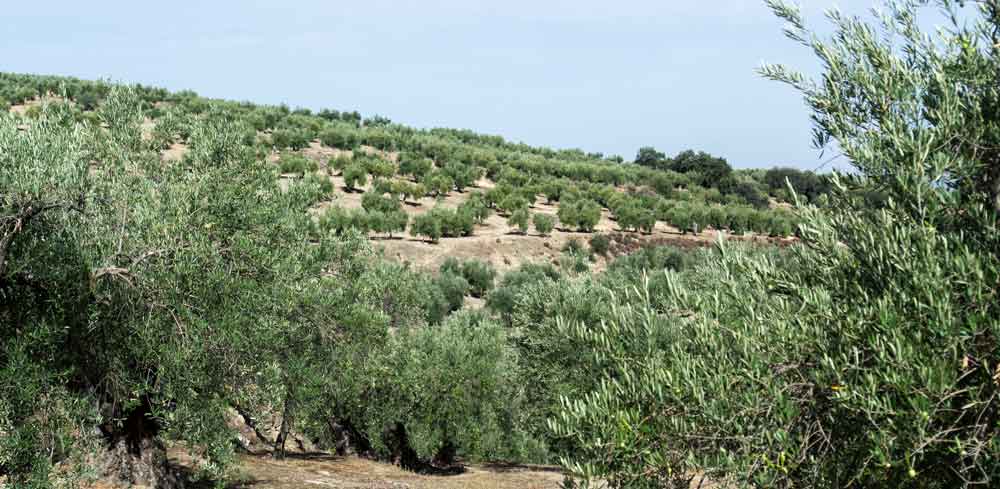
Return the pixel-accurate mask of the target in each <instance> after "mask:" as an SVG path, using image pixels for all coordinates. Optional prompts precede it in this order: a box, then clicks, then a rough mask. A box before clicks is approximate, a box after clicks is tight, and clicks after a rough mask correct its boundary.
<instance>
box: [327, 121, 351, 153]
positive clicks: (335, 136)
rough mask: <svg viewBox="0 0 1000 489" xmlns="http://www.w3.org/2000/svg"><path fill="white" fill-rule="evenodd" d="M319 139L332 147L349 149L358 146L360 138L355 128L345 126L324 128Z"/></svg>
mask: <svg viewBox="0 0 1000 489" xmlns="http://www.w3.org/2000/svg"><path fill="white" fill-rule="evenodd" d="M319 140H320V141H321V142H322V143H323V144H325V145H326V146H329V147H331V148H337V149H343V150H347V149H351V148H353V147H355V146H357V144H358V141H359V138H358V135H357V133H356V131H355V129H353V128H351V127H346V126H345V127H331V128H328V129H325V130H323V131H322V132H320V134H319Z"/></svg>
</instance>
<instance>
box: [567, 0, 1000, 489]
mask: <svg viewBox="0 0 1000 489" xmlns="http://www.w3.org/2000/svg"><path fill="white" fill-rule="evenodd" d="M769 3H770V5H771V7H772V8H773V9H774V10H775V11H776V12H777V13H778V15H779V16H781V17H782V18H784V19H785V20H787V21H788V22H789V24H790V27H789V29H788V34H789V35H790V37H792V38H793V39H795V40H797V41H799V42H801V43H802V44H804V45H805V46H807V47H809V48H810V49H812V50H813V51H814V52H815V53H816V54H817V56H819V58H820V59H821V61H822V63H823V66H824V73H823V75H822V77H821V78H820V80H818V81H815V82H814V81H810V80H808V79H806V78H805V77H804V76H802V75H799V74H796V73H794V72H792V71H790V70H787V69H784V68H781V67H774V66H768V67H765V68H764V69H763V70H762V71H763V73H764V74H765V75H766V76H768V77H770V78H773V79H777V80H781V81H784V82H787V83H790V84H791V85H793V86H795V87H796V88H798V89H799V90H801V91H802V92H803V93H804V94H805V96H806V100H807V102H808V103H809V104H810V106H811V107H812V108H813V111H814V116H813V118H814V121H815V123H816V140H817V142H818V143H820V144H821V145H825V144H826V143H828V142H831V141H835V142H836V144H837V146H838V148H839V150H840V151H842V152H843V153H844V155H845V156H846V158H847V160H848V161H850V162H851V163H852V164H853V165H854V166H855V167H856V169H857V171H858V172H857V173H856V174H854V175H850V176H845V175H841V176H840V178H837V179H835V180H834V190H833V192H832V194H831V196H830V207H829V208H828V209H823V210H819V209H816V208H814V207H801V208H800V210H799V214H800V216H799V217H800V219H801V225H800V234H801V236H802V243H801V245H800V246H797V247H795V248H794V250H793V251H792V255H791V256H790V257H786V258H784V259H781V260H780V261H775V260H776V259H775V258H774V257H771V256H761V255H759V254H758V253H756V252H750V251H748V250H745V249H743V248H740V247H734V246H732V245H730V244H725V243H723V244H720V246H719V247H718V250H719V251H718V253H719V257H718V259H716V260H710V261H708V262H706V263H704V264H703V265H701V266H699V267H696V269H694V270H692V271H687V272H683V273H680V274H677V273H674V272H667V273H666V274H665V275H664V276H663V278H661V279H658V280H657V281H654V280H653V278H655V277H651V279H650V281H649V282H648V283H649V284H650V285H640V286H638V287H637V288H636V289H635V290H634V291H633V292H630V293H629V294H628V295H627V297H623V298H622V299H621V303H620V305H617V306H616V307H615V308H614V309H613V310H612V311H611V312H610V314H609V315H608V316H606V317H603V318H602V319H601V320H600V321H591V322H586V321H582V320H570V319H565V320H561V323H557V324H562V326H560V331H561V332H563V333H564V334H565V337H566V338H568V341H570V342H571V343H582V344H583V345H586V347H584V348H579V349H577V350H576V351H585V352H588V354H586V355H584V356H582V357H581V361H582V363H583V364H584V365H585V366H586V368H588V369H595V370H597V371H599V372H602V374H601V376H600V378H601V379H602V380H600V382H598V383H597V384H596V385H594V386H593V387H592V388H590V390H589V392H588V393H586V394H585V395H576V396H572V397H570V396H565V397H564V398H563V401H562V409H561V411H560V413H559V414H558V415H557V416H555V417H553V418H552V420H551V422H550V424H551V428H552V430H553V432H554V433H555V434H556V435H557V436H558V437H559V438H561V439H563V440H566V442H567V443H569V444H571V445H572V446H574V447H575V450H573V451H569V452H568V455H567V456H566V458H565V460H564V463H565V465H566V466H567V467H568V468H570V469H571V470H572V471H573V473H574V474H576V475H578V476H579V477H582V478H583V479H584V480H603V481H606V482H608V483H610V484H611V485H612V486H614V487H664V486H668V487H669V486H673V487H688V486H687V484H688V483H689V479H691V478H695V477H698V478H700V477H702V476H704V477H706V478H708V479H710V480H713V481H714V482H716V483H720V484H722V485H728V486H736V487H744V486H751V487H846V486H855V487H932V488H933V487H970V486H974V485H981V484H985V485H989V484H991V483H993V482H994V481H995V480H997V478H998V477H1000V442H998V439H1000V403H998V402H997V399H998V395H1000V390H998V384H1000V380H998V375H997V372H1000V367H998V365H1000V364H998V360H997V359H998V357H997V351H998V350H997V346H996V339H997V338H998V337H1000V297H998V286H997V284H998V283H1000V257H998V253H997V250H1000V233H998V228H997V224H998V210H1000V200H998V199H1000V166H998V165H997V161H998V160H1000V158H998V156H1000V152H998V150H997V148H998V147H1000V144H998V142H1000V125H998V122H997V121H998V120H1000V117H998V116H1000V113H998V108H1000V103H998V102H1000V88H998V87H1000V84H998V80H997V76H998V75H997V73H1000V52H998V51H1000V40H998V39H997V38H996V34H995V33H996V32H997V28H998V26H1000V14H998V10H997V9H998V7H997V4H996V3H995V2H978V3H975V4H974V7H972V9H975V11H974V12H970V11H969V10H970V9H965V10H961V7H960V3H959V2H953V1H948V0H941V1H938V2H934V3H935V4H936V5H937V6H938V7H940V8H941V9H943V11H944V12H945V18H949V17H951V18H952V19H953V21H954V22H953V24H952V25H951V26H950V28H949V29H947V30H941V31H940V34H939V35H937V36H927V35H925V34H923V33H921V32H920V30H919V28H918V23H917V20H916V19H917V18H918V15H920V14H921V13H926V9H924V8H923V7H924V6H925V5H926V4H928V3H930V2H892V3H889V4H887V5H886V8H885V9H884V11H883V12H884V14H883V15H882V16H881V17H879V18H878V19H877V20H878V21H877V23H876V25H869V24H866V23H864V22H863V21H861V20H859V19H857V18H852V17H847V16H844V15H842V14H839V13H837V12H831V13H830V15H829V16H830V18H831V19H832V21H833V23H834V26H835V28H836V32H835V34H834V35H833V37H832V38H831V39H829V40H825V39H821V38H819V37H817V36H815V35H813V34H812V33H811V32H809V31H807V30H806V29H805V27H804V21H803V19H802V18H801V16H800V15H799V13H798V11H797V10H796V9H794V8H792V7H791V6H789V5H786V4H785V3H783V2H779V1H773V2H769ZM959 19H966V20H967V21H966V20H959ZM872 194H877V195H879V196H880V197H881V199H880V202H882V204H881V205H872V202H871V200H869V199H866V198H863V197H862V196H864V195H872ZM655 283H658V286H657V287H652V285H653V284H655Z"/></svg>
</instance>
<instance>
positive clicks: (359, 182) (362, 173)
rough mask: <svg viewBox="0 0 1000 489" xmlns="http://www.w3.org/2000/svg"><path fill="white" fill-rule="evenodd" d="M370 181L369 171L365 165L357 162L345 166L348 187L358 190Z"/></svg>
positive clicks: (345, 178) (345, 182) (345, 179)
mask: <svg viewBox="0 0 1000 489" xmlns="http://www.w3.org/2000/svg"><path fill="white" fill-rule="evenodd" d="M367 183H368V171H367V170H365V167H364V166H362V165H359V164H357V163H354V164H351V165H348V166H347V168H344V185H345V186H347V188H348V189H351V190H357V189H358V188H360V187H363V186H364V185H365V184H367Z"/></svg>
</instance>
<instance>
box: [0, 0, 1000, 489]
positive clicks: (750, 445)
mask: <svg viewBox="0 0 1000 489" xmlns="http://www.w3.org/2000/svg"><path fill="white" fill-rule="evenodd" d="M927 3H928V2H892V3H889V4H888V5H887V7H886V10H885V15H884V17H883V18H881V19H879V24H878V25H868V24H866V23H864V22H863V21H862V20H859V19H856V18H848V17H844V16H842V15H840V14H837V13H835V12H834V13H832V14H831V18H832V20H833V21H834V28H835V34H834V36H833V37H832V38H831V39H829V40H826V39H823V38H820V37H819V36H817V35H815V34H813V33H811V32H810V31H808V30H807V29H806V28H805V26H804V21H803V19H802V18H801V15H800V14H799V12H798V11H797V10H796V9H794V8H792V7H790V6H788V5H786V4H784V3H783V2H780V1H778V0H774V1H772V2H770V5H771V7H772V8H773V9H774V11H775V12H776V13H777V14H778V15H779V16H780V17H781V18H783V19H785V20H786V21H787V22H788V23H789V28H788V34H789V36H790V37H791V38H792V39H794V40H796V41H797V42H799V43H801V44H803V45H805V46H806V47H808V48H810V49H812V50H813V51H814V52H815V53H816V54H817V55H818V56H819V57H820V59H821V61H822V63H823V66H824V72H823V74H822V75H821V77H820V79H819V80H818V81H810V80H808V79H807V78H806V77H804V76H802V75H799V74H797V73H795V72H792V71H790V70H787V69H785V68H782V67H775V66H768V67H765V68H763V69H762V72H763V74H764V75H765V76H767V77H769V78H772V79H776V80H780V81H783V82H786V83H788V84H791V85H792V86H794V87H795V88H797V89H798V90H800V91H801V92H802V93H803V94H804V95H805V97H806V101H807V103H808V104H809V105H810V107H811V108H812V109H813V112H814V115H813V120H814V122H815V126H816V127H815V132H816V142H817V143H819V144H821V145H826V144H831V143H835V145H836V148H837V149H838V150H839V151H842V152H843V154H844V156H845V157H846V159H847V160H848V161H849V162H850V163H851V164H853V165H854V166H855V168H856V171H855V172H853V173H850V174H839V175H837V174H835V175H833V176H830V177H825V176H817V175H815V174H813V173H809V172H801V171H797V170H791V169H785V168H776V169H772V170H767V171H764V170H735V169H733V168H731V167H730V166H729V164H728V163H727V162H726V161H725V160H724V159H722V158H719V157H715V156H712V155H708V154H705V153H702V152H695V151H686V152H683V153H681V154H679V155H677V156H676V157H672V158H668V157H667V156H666V155H664V154H663V153H660V152H658V151H656V150H655V149H654V148H651V147H646V148H643V149H641V150H640V151H639V154H638V155H637V158H636V162H635V164H623V163H621V162H620V161H619V159H617V158H614V157H611V158H604V157H603V156H601V155H593V154H586V153H583V152H582V151H579V150H564V151H553V150H548V149H544V148H532V147H528V146H526V145H520V144H512V143H509V142H506V141H504V140H503V139H501V138H498V137H495V136H483V135H477V134H474V133H471V132H468V131H454V130H444V129H431V130H416V129H412V128H408V127H405V126H401V125H397V124H394V123H392V122H391V121H390V120H388V119H386V118H384V117H372V118H369V119H366V118H363V117H361V116H360V115H359V114H357V113H354V112H340V111H331V110H324V111H322V112H319V113H318V114H315V115H314V114H312V112H310V111H308V110H304V109H298V110H290V109H288V108H287V107H263V106H255V105H252V104H246V103H231V102H225V101H216V100H207V99H203V98H200V97H197V96H196V95H194V94H192V93H189V92H180V93H168V92H165V91H162V90H157V89H150V88H145V87H123V86H112V85H108V84H102V83H90V82H83V81H79V80H73V79H67V78H54V77H33V76H22V75H6V74H5V75H0V97H2V98H3V99H5V100H6V101H7V102H9V103H14V104H24V103H25V102H28V103H30V105H31V108H30V110H24V111H21V112H23V113H21V112H19V113H8V112H6V111H4V112H3V113H0V299H2V300H0V482H10V483H12V484H13V485H15V486H16V487H52V486H57V485H59V484H60V483H61V482H64V481H66V480H71V479H72V478H74V477H77V476H84V475H87V474H86V470H87V469H96V472H102V473H105V474H106V473H108V472H114V473H115V474H117V475H118V476H120V477H124V478H130V479H132V481H133V482H147V481H140V480H137V479H136V478H135V477H134V476H135V474H139V473H140V472H142V471H141V470H138V468H139V467H141V466H143V465H147V466H149V465H152V466H154V467H155V468H156V471H158V473H160V472H162V470H163V468H164V467H163V460H162V455H163V450H164V443H165V442H169V441H183V442H184V444H185V446H186V447H189V448H190V449H191V450H192V451H194V452H196V454H197V455H200V457H199V458H198V460H200V461H201V463H202V466H203V467H202V468H203V469H205V470H206V471H207V472H211V473H214V474H215V475H217V476H224V475H225V473H226V469H227V467H228V463H229V462H231V461H232V455H233V453H234V451H235V449H236V448H237V446H238V444H237V438H236V437H235V435H234V432H233V426H232V423H231V417H232V415H231V413H232V412H234V411H235V412H238V413H240V415H241V416H243V417H244V419H272V420H275V421H276V422H277V423H278V424H279V425H280V430H279V432H278V435H277V437H275V438H274V439H273V440H265V441H266V442H267V443H268V444H269V445H271V447H272V448H273V453H274V454H275V456H279V457H280V456H283V455H284V451H285V446H286V445H287V440H288V438H289V436H291V434H292V433H303V434H305V435H307V436H308V437H310V438H311V439H313V440H316V441H317V442H318V443H319V444H320V445H321V446H322V447H324V448H329V449H331V450H340V451H345V447H346V448H350V449H351V450H354V451H355V452H356V453H359V454H362V455H368V456H373V457H378V458H380V459H384V460H390V461H393V462H396V463H399V464H400V465H402V466H404V467H406V468H410V469H414V470H422V469H425V468H427V467H429V466H432V465H436V466H438V467H443V466H448V465H450V464H453V463H456V462H458V461H472V460H505V461H531V462H539V463H545V462H553V461H559V462H560V463H561V464H562V465H563V467H564V468H565V469H566V470H567V471H568V475H569V478H568V480H567V486H570V487H572V486H584V487H587V486H590V487H593V486H597V487H602V486H603V485H607V486H610V487H639V488H642V487H678V488H679V487H685V488H686V487H690V485H691V483H692V481H694V482H695V483H698V482H699V481H700V480H705V481H708V482H710V483H713V484H716V485H719V486H723V487H767V488H771V487H785V488H792V487H830V488H833V487H847V486H855V487H926V488H938V487H940V488H945V487H948V488H950V487H972V486H990V485H995V482H994V481H995V480H997V478H998V477H1000V444H998V439H1000V436H998V435H1000V409H998V406H1000V404H998V401H997V399H998V395H1000V380H998V372H1000V366H998V361H997V359H998V358H1000V347H998V343H997V338H998V337H1000V319H998V318H1000V297H998V284H1000V255H998V252H997V250H1000V232H998V223H1000V221H998V218H1000V169H998V168H1000V167H998V165H997V161H1000V157H998V155H997V148H998V147H1000V143H998V140H1000V130H998V122H997V121H998V120H1000V114H998V113H997V111H998V110H1000V109H998V108H1000V89H998V86H1000V85H998V83H997V76H998V75H997V74H998V73H1000V39H998V38H996V34H995V33H996V32H997V31H998V30H1000V27H998V26H1000V9H998V7H997V6H996V5H995V4H994V3H989V2H981V3H979V4H977V5H976V6H975V8H976V9H977V10H976V11H975V12H970V11H969V9H966V10H963V11H962V15H959V13H958V11H959V9H961V8H962V6H961V5H960V3H959V2H955V1H951V0H939V1H938V2H936V4H937V5H938V6H939V7H941V8H942V9H944V10H945V12H946V13H947V14H954V15H946V16H945V17H946V18H950V19H952V21H953V25H952V26H951V28H950V29H949V30H942V31H941V34H940V37H937V38H934V37H928V36H925V35H924V34H922V33H921V31H920V29H919V28H918V25H919V22H918V21H917V19H918V17H919V14H920V13H921V12H923V11H924V10H925V5H926V4H927ZM973 14H974V15H973ZM963 16H968V17H969V18H968V19H966V18H965V17H963ZM959 19H961V20H959ZM53 95H55V96H53ZM39 97H41V98H39ZM147 118H148V119H149V120H151V121H153V122H154V123H155V127H154V128H153V129H151V130H146V131H145V132H144V129H143V126H144V124H143V123H144V122H145V119H147ZM317 141H318V142H317ZM179 144H183V145H184V146H186V147H187V149H188V150H187V152H186V153H185V154H184V156H183V157H182V158H179V159H176V160H166V159H164V158H163V157H162V155H161V151H162V150H164V149H166V148H171V147H174V146H175V145H179ZM317 145H318V146H317ZM334 150H336V151H334ZM315 152H320V153H321V154H323V155H325V156H323V158H327V157H328V158H329V159H328V160H327V161H325V162H321V161H320V160H318V159H316V158H314V157H313V156H312V155H313V153H315ZM338 172H339V176H340V177H341V178H343V181H344V185H345V187H346V188H348V189H351V190H353V191H356V192H364V193H363V194H356V195H355V196H356V197H357V198H358V199H359V200H360V204H361V205H360V208H357V209H347V208H346V207H342V206H339V205H337V203H336V202H334V204H333V205H330V204H328V202H329V199H330V198H331V194H333V193H335V189H333V188H332V183H331V182H332V181H333V180H331V178H332V177H333V176H336V175H337V174H338ZM280 174H284V176H281V175H280ZM483 177H486V178H488V179H489V180H490V181H491V183H492V184H491V185H481V183H482V182H481V179H482V178H483ZM481 187H484V188H481ZM470 189H471V191H470ZM455 195H463V197H465V198H464V199H462V202H461V203H460V204H458V205H451V204H450V203H447V202H443V201H445V200H446V199H447V198H449V197H454V196H455ZM539 196H543V197H544V198H545V201H546V202H548V203H549V204H557V205H558V209H557V210H555V213H556V216H557V217H558V221H559V225H560V226H561V227H562V228H564V229H568V230H573V231H575V230H580V231H593V230H595V228H596V227H597V226H598V225H599V224H600V223H601V222H602V219H604V220H606V219H611V220H612V221H614V222H615V224H616V225H617V227H618V228H619V229H620V230H622V231H623V233H622V234H623V235H629V236H632V237H633V239H635V237H636V236H639V234H638V233H650V232H652V231H654V228H655V227H656V226H657V224H658V223H667V224H669V225H671V226H673V227H675V228H677V229H678V230H680V231H681V232H685V233H686V232H699V231H701V230H703V229H705V228H707V227H711V228H715V229H728V230H730V231H731V232H732V233H733V234H741V233H744V232H748V231H752V232H756V233H759V234H769V235H773V236H789V235H792V234H795V235H797V236H798V238H799V239H797V240H792V245H791V246H789V247H787V248H775V247H761V246H757V245H752V244H749V243H739V242H731V241H728V240H727V239H725V238H723V239H720V240H719V241H718V242H716V243H715V245H714V246H713V247H710V248H699V249H697V250H687V251H685V250H681V249H679V248H672V247H662V246H661V247H656V246H649V247H643V248H640V249H638V250H635V249H634V248H633V249H631V250H630V251H631V253H630V254H629V255H628V256H624V257H621V258H619V259H617V260H609V262H606V263H607V267H606V269H605V270H604V271H602V272H600V273H594V272H591V267H592V266H593V265H594V263H595V260H597V258H596V256H597V255H605V254H607V255H608V256H609V257H610V256H611V255H613V254H614V252H615V250H616V249H618V248H620V246H619V245H622V246H624V245H628V244H629V243H632V242H628V241H627V240H626V241H622V242H621V243H618V242H616V241H615V240H613V239H612V238H610V237H609V236H608V235H606V234H593V235H590V236H589V237H588V238H587V239H585V240H582V239H581V240H578V239H575V238H574V239H572V240H569V241H566V244H565V247H564V249H563V252H562V255H561V256H560V257H558V259H555V260H553V262H552V263H544V264H541V263H536V264H532V263H528V264H525V265H522V266H520V267H518V268H515V269H513V270H511V271H509V272H507V273H505V274H503V275H500V276H498V274H497V272H496V270H494V269H493V268H492V266H490V265H489V264H487V263H485V262H480V261H475V260H467V261H461V260H458V259H452V260H446V261H445V262H444V264H443V265H442V266H441V267H440V268H439V269H438V270H435V271H432V272H428V271H421V270H417V269H414V268H411V267H410V266H409V265H408V264H405V263H396V262H392V261H389V260H386V259H384V258H383V257H382V256H381V254H380V252H379V250H378V249H377V248H376V247H375V246H374V245H373V244H372V243H371V241H370V240H369V239H368V236H367V235H368V234H369V233H376V234H385V235H387V236H391V235H393V234H394V233H401V232H403V231H404V230H407V229H408V230H409V233H410V234H411V235H413V236H419V237H426V238H427V239H428V240H430V241H432V242H437V241H439V240H440V239H442V238H448V237H460V236H468V235H470V234H472V233H474V232H475V231H476V228H477V226H480V225H482V224H483V223H484V221H485V220H486V219H487V218H488V217H489V216H490V213H491V212H494V211H495V212H498V213H500V214H501V215H502V216H504V218H506V220H507V222H508V223H509V225H510V226H511V227H512V228H515V229H517V230H518V232H519V233H525V234H526V233H527V232H528V230H529V226H530V225H532V224H533V225H534V227H535V229H536V231H538V233H539V234H541V235H546V234H549V233H551V232H552V231H553V229H554V227H555V226H556V222H555V218H554V217H553V216H552V214H551V212H552V211H546V212H543V211H542V210H541V209H538V207H540V205H539V204H538V202H537V199H538V197H539ZM426 198H434V199H439V202H438V203H437V204H435V205H433V206H431V207H429V208H428V209H429V210H427V211H426V212H423V213H420V214H418V215H416V216H415V217H414V218H413V219H412V223H410V222H409V221H410V219H409V217H408V214H407V213H406V211H405V209H406V206H409V205H417V202H418V201H420V200H422V199H426ZM772 201H785V202H793V203H795V204H797V205H796V206H795V208H794V209H787V208H784V206H780V205H778V202H772ZM533 208H534V210H532V209H533ZM518 239H524V238H518ZM585 242H586V243H587V244H585ZM787 242H788V241H786V243H787ZM420 246H425V247H429V246H428V245H423V244H421V245H420ZM469 296H472V297H477V298H482V299H484V302H485V307H484V308H483V309H481V310H468V309H466V308H465V304H466V303H467V302H475V301H474V300H472V299H468V297H469ZM345 439H346V441H345ZM149 454H154V456H153V457H149V456H148V455H149ZM123 467H124V468H125V469H123ZM133 469H135V470H133ZM154 482H155V481H154Z"/></svg>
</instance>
